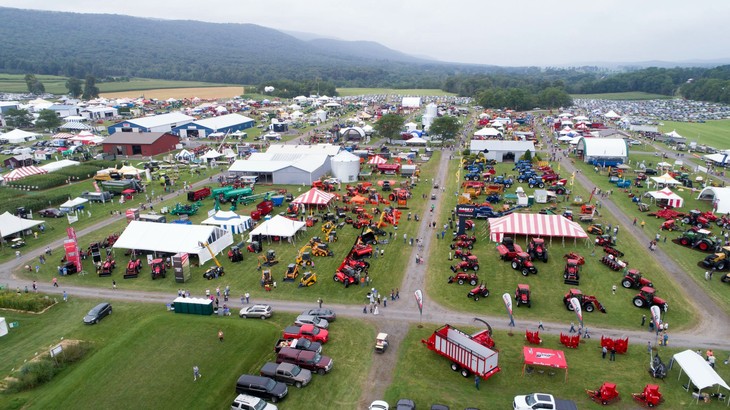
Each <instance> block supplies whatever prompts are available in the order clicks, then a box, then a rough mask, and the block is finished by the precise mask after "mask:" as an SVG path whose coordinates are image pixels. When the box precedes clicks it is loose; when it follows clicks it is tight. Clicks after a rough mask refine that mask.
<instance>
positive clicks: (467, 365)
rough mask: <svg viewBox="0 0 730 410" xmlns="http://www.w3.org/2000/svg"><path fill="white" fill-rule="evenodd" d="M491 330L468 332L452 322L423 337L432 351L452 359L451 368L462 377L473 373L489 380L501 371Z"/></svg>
mask: <svg viewBox="0 0 730 410" xmlns="http://www.w3.org/2000/svg"><path fill="white" fill-rule="evenodd" d="M490 333H491V331H490V330H481V331H479V332H477V333H474V334H472V335H469V334H467V333H464V332H462V331H460V330H458V329H456V328H454V327H452V326H450V325H444V326H442V327H440V328H438V329H436V330H435V331H434V332H433V334H432V335H431V336H430V337H429V338H428V339H423V340H421V343H423V344H424V345H425V346H426V347H427V348H428V349H429V350H431V351H434V352H436V353H437V354H439V355H441V356H443V357H445V358H446V359H448V360H449V362H451V370H453V371H455V372H459V373H461V375H462V376H463V377H469V376H471V375H472V374H474V375H476V376H479V377H480V378H482V379H484V380H486V379H488V378H490V377H492V376H494V375H495V374H497V373H498V372H499V371H500V368H499V363H498V358H499V355H498V353H497V352H495V351H494V350H492V347H494V341H493V340H492V338H491V335H490Z"/></svg>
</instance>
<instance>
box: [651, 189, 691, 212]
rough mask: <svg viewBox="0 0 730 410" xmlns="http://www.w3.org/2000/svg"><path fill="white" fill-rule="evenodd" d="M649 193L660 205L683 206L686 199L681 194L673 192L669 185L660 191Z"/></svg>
mask: <svg viewBox="0 0 730 410" xmlns="http://www.w3.org/2000/svg"><path fill="white" fill-rule="evenodd" d="M649 195H650V196H651V197H652V198H654V200H656V202H657V205H659V206H670V207H672V208H681V207H682V205H683V204H684V199H682V197H681V196H679V195H677V194H675V193H674V192H672V190H671V189H669V187H665V188H664V189H661V190H659V191H651V192H649Z"/></svg>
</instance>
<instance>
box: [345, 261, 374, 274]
mask: <svg viewBox="0 0 730 410" xmlns="http://www.w3.org/2000/svg"><path fill="white" fill-rule="evenodd" d="M343 266H349V267H351V268H353V269H355V271H357V272H358V273H361V272H363V271H367V270H368V269H369V268H370V263H369V262H368V261H359V260H356V259H352V258H345V260H344V261H343V262H342V265H340V268H342V267H343Z"/></svg>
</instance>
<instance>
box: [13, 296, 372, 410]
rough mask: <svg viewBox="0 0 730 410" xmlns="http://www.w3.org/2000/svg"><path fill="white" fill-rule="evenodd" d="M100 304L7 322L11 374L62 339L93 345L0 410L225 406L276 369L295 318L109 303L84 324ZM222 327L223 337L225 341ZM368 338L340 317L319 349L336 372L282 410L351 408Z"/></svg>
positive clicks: (293, 392)
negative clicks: (107, 310)
mask: <svg viewBox="0 0 730 410" xmlns="http://www.w3.org/2000/svg"><path fill="white" fill-rule="evenodd" d="M96 303H98V301H92V300H85V299H75V298H73V297H72V298H71V299H70V300H69V302H67V303H63V302H61V304H60V305H59V306H58V309H56V310H55V311H52V312H51V313H49V314H47V315H24V314H18V313H15V312H9V314H7V315H6V317H7V318H8V320H9V321H18V322H19V323H20V327H19V328H17V329H15V330H13V331H12V332H11V333H10V334H9V335H8V336H7V337H5V338H3V339H4V342H5V341H6V340H7V341H9V342H10V344H9V345H4V346H0V354H2V356H3V357H12V358H13V359H14V360H13V366H16V367H19V364H20V363H22V360H25V359H26V358H28V359H29V358H31V357H32V355H33V353H34V352H36V351H40V352H44V351H46V350H47V349H46V346H49V345H55V343H57V342H58V341H59V340H60V337H61V336H59V335H62V336H63V337H64V338H66V339H79V340H87V341H90V342H92V343H93V346H94V347H93V350H92V352H91V353H90V354H89V356H88V357H87V358H85V359H84V360H82V361H81V362H80V363H78V364H76V365H74V366H72V367H70V368H68V369H66V370H65V371H63V372H62V373H60V374H59V375H58V376H56V378H54V379H53V380H52V381H51V382H49V383H47V384H45V385H43V386H42V387H40V388H37V389H34V390H31V391H27V392H24V393H19V394H14V395H0V407H2V408H21V407H22V408H69V407H74V408H80V409H87V408H88V409H93V408H99V407H100V406H101V407H104V408H110V409H115V408H119V409H127V408H149V407H156V408H181V407H183V408H186V407H190V406H191V403H195V404H194V407H196V408H222V407H225V406H226V405H228V404H229V403H230V401H231V400H232V399H233V398H234V397H235V396H236V394H235V382H236V380H237V379H238V376H240V375H241V374H243V373H251V374H258V371H259V369H260V368H261V366H262V365H263V363H265V362H267V361H275V359H276V357H275V354H274V349H273V347H274V343H275V342H276V340H277V339H278V338H279V337H280V335H281V329H283V328H284V327H285V326H287V325H288V324H290V323H292V322H293V319H294V315H290V314H282V315H279V314H277V313H274V318H272V319H270V320H266V321H263V320H254V319H250V320H244V319H240V318H238V317H237V316H236V315H234V316H230V317H225V318H220V317H217V316H195V315H185V314H177V315H176V314H174V313H171V312H166V311H165V309H164V307H162V306H152V305H149V304H129V303H117V302H115V303H113V307H114V313H113V314H112V315H111V316H109V317H107V318H105V319H104V320H102V321H101V322H100V323H99V324H98V325H94V326H86V325H83V324H82V323H81V317H83V315H84V313H85V312H86V311H88V309H90V308H91V307H92V306H94V305H95V304H96ZM219 329H221V330H223V332H224V334H225V340H224V342H222V343H221V342H219V341H218V338H217V332H218V330H219ZM374 338H375V329H374V328H373V326H371V325H370V324H367V323H362V322H360V321H358V320H352V319H347V318H340V319H338V320H337V322H335V323H333V325H332V333H331V337H330V342H329V343H327V344H326V345H325V346H324V349H323V354H325V355H327V356H330V357H332V358H333V359H334V362H335V365H334V368H333V370H332V372H331V373H330V374H328V375H325V376H317V375H315V376H314V380H313V381H312V383H311V384H310V385H309V386H307V387H306V388H303V389H297V388H294V387H291V388H290V390H289V395H288V397H287V398H286V399H285V400H284V402H282V403H280V406H279V408H281V409H296V408H302V406H307V405H308V404H307V403H318V404H317V408H328V409H353V410H354V409H356V408H357V400H358V399H359V395H358V394H354V393H353V386H361V385H362V384H363V383H365V382H366V381H365V378H366V377H367V374H368V368H369V366H370V362H371V354H370V353H371V351H372V343H373V341H374ZM3 362H4V363H3V367H2V374H8V372H9V371H10V366H9V362H10V361H8V362H6V361H3ZM6 363H8V364H6ZM194 365H197V366H199V367H200V372H201V374H202V375H203V377H202V378H201V379H199V380H198V381H197V382H193V375H192V368H193V366H194ZM322 397H327V401H322Z"/></svg>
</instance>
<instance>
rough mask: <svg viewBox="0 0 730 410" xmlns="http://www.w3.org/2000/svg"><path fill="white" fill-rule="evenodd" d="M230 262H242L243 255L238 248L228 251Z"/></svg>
mask: <svg viewBox="0 0 730 410" xmlns="http://www.w3.org/2000/svg"><path fill="white" fill-rule="evenodd" d="M228 260H230V261H231V262H234V263H235V262H241V261H242V260H243V254H242V253H241V249H240V248H239V247H238V246H232V247H231V249H229V250H228Z"/></svg>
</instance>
